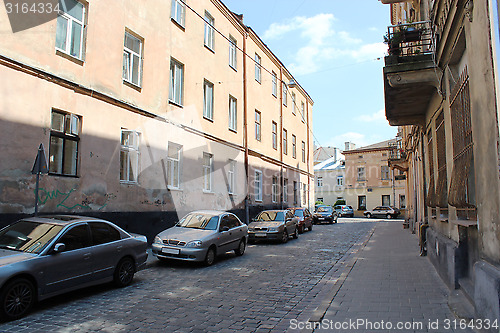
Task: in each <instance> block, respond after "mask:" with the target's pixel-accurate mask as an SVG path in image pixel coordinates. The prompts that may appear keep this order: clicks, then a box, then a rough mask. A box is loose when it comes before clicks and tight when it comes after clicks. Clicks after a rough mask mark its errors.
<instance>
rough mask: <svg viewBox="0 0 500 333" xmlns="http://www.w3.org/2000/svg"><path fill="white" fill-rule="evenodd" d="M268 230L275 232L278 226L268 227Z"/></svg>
mask: <svg viewBox="0 0 500 333" xmlns="http://www.w3.org/2000/svg"><path fill="white" fill-rule="evenodd" d="M267 231H271V232H273V231H278V228H276V227H271V228H268V229H267Z"/></svg>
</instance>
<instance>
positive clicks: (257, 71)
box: [255, 53, 261, 83]
mask: <svg viewBox="0 0 500 333" xmlns="http://www.w3.org/2000/svg"><path fill="white" fill-rule="evenodd" d="M260 61H261V59H260V57H259V55H258V54H257V53H255V81H257V82H259V83H260V82H261V64H260Z"/></svg>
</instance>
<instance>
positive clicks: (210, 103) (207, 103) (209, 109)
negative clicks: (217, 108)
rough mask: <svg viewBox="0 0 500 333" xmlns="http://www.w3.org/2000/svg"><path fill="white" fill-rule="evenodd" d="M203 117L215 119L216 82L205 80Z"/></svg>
mask: <svg viewBox="0 0 500 333" xmlns="http://www.w3.org/2000/svg"><path fill="white" fill-rule="evenodd" d="M203 117H204V118H206V119H210V120H214V84H213V83H212V82H209V81H207V80H204V81H203Z"/></svg>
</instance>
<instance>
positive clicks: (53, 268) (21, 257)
mask: <svg viewBox="0 0 500 333" xmlns="http://www.w3.org/2000/svg"><path fill="white" fill-rule="evenodd" d="M146 249H147V240H146V237H145V236H142V235H136V234H130V233H128V232H126V231H124V230H123V229H121V228H119V227H118V226H116V225H114V224H113V223H111V222H108V221H105V220H101V219H95V218H91V217H83V216H67V215H57V216H43V217H31V218H25V219H22V220H19V221H17V222H15V223H13V224H11V225H8V226H7V227H5V228H3V229H2V230H0V287H1V289H0V316H1V317H2V319H4V320H14V319H17V318H20V317H22V316H24V315H25V314H26V313H27V312H28V311H29V310H30V309H31V307H32V306H33V304H34V303H35V302H36V301H39V300H43V299H46V298H49V297H51V296H55V295H58V294H62V293H64V292H68V291H72V290H75V289H78V288H83V287H88V286H92V285H96V284H101V283H106V282H110V281H114V282H115V284H116V285H117V286H119V287H124V286H126V285H128V284H130V283H131V282H132V279H133V277H134V273H135V272H137V271H138V270H140V269H142V268H144V267H145V265H146V259H147V252H146Z"/></svg>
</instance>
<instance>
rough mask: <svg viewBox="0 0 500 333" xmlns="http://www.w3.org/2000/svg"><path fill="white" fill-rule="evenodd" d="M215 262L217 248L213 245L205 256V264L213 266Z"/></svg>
mask: <svg viewBox="0 0 500 333" xmlns="http://www.w3.org/2000/svg"><path fill="white" fill-rule="evenodd" d="M214 262H215V249H214V248H213V247H211V248H209V249H208V251H207V255H206V256H205V261H204V263H205V265H207V266H212V265H213V264H214Z"/></svg>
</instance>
